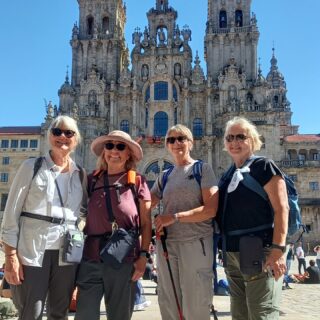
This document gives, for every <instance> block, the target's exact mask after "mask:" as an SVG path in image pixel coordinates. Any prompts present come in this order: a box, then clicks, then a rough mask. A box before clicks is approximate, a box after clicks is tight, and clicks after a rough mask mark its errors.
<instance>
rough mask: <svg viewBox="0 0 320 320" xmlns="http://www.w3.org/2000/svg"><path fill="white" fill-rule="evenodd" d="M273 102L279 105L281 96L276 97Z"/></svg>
mask: <svg viewBox="0 0 320 320" xmlns="http://www.w3.org/2000/svg"><path fill="white" fill-rule="evenodd" d="M273 101H274V103H275V104H278V103H279V96H277V95H276V96H274V97H273Z"/></svg>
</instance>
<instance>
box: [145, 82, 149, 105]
mask: <svg viewBox="0 0 320 320" xmlns="http://www.w3.org/2000/svg"><path fill="white" fill-rule="evenodd" d="M149 99H150V86H149V87H148V88H147V90H146V94H145V97H144V102H148V101H149Z"/></svg>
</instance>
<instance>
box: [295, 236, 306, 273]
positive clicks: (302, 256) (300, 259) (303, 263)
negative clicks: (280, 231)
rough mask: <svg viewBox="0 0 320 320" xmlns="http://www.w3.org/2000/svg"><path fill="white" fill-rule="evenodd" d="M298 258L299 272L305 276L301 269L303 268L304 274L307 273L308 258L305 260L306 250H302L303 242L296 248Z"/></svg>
mask: <svg viewBox="0 0 320 320" xmlns="http://www.w3.org/2000/svg"><path fill="white" fill-rule="evenodd" d="M296 256H297V258H298V271H299V274H303V273H302V272H301V267H303V272H306V270H307V264H306V258H305V254H304V250H303V248H302V242H301V241H300V242H299V243H298V246H297V248H296Z"/></svg>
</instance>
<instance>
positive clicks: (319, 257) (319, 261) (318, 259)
mask: <svg viewBox="0 0 320 320" xmlns="http://www.w3.org/2000/svg"><path fill="white" fill-rule="evenodd" d="M313 251H314V252H315V253H316V254H317V257H316V263H317V266H318V268H319V269H320V245H317V246H315V247H314V249H313Z"/></svg>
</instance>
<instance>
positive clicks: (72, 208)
mask: <svg viewBox="0 0 320 320" xmlns="http://www.w3.org/2000/svg"><path fill="white" fill-rule="evenodd" d="M35 160H36V159H34V158H32V159H27V160H25V161H24V162H23V163H22V165H21V166H20V168H19V170H18V172H17V174H16V176H15V178H14V180H13V183H12V185H11V188H10V192H9V195H8V200H7V204H6V208H5V210H4V215H3V223H2V237H1V238H2V241H3V242H4V243H6V244H7V245H9V246H11V247H13V248H17V252H18V256H19V258H20V260H21V262H22V264H24V265H30V266H42V261H43V255H44V251H45V249H46V247H47V244H48V235H49V234H51V237H52V235H53V234H56V236H55V238H56V241H59V239H60V243H62V239H63V233H64V232H63V231H64V229H63V228H64V226H60V225H59V226H58V225H57V224H53V223H50V222H47V221H43V220H38V219H33V218H29V217H24V216H22V217H21V216H20V215H21V212H23V211H25V212H30V213H36V214H40V215H44V216H50V217H58V218H63V217H64V216H65V218H66V219H67V220H70V221H76V219H77V217H78V216H79V214H80V207H81V202H82V197H83V189H82V184H81V181H80V175H79V171H80V170H79V168H78V167H77V165H76V164H75V163H74V161H72V159H70V161H71V162H70V179H69V182H68V187H67V190H65V192H64V195H63V198H64V199H65V202H64V207H65V210H64V213H63V211H62V210H57V208H56V207H57V201H56V192H57V190H56V185H55V183H54V179H55V176H56V173H57V172H58V170H59V168H58V166H57V165H55V164H54V162H53V161H52V159H51V157H50V155H49V153H48V154H47V155H46V157H45V160H44V161H43V162H42V166H41V168H40V169H39V171H38V173H37V175H36V176H35V177H34V179H32V176H33V168H34V163H35ZM60 251H61V250H60ZM61 264H62V263H61Z"/></svg>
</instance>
